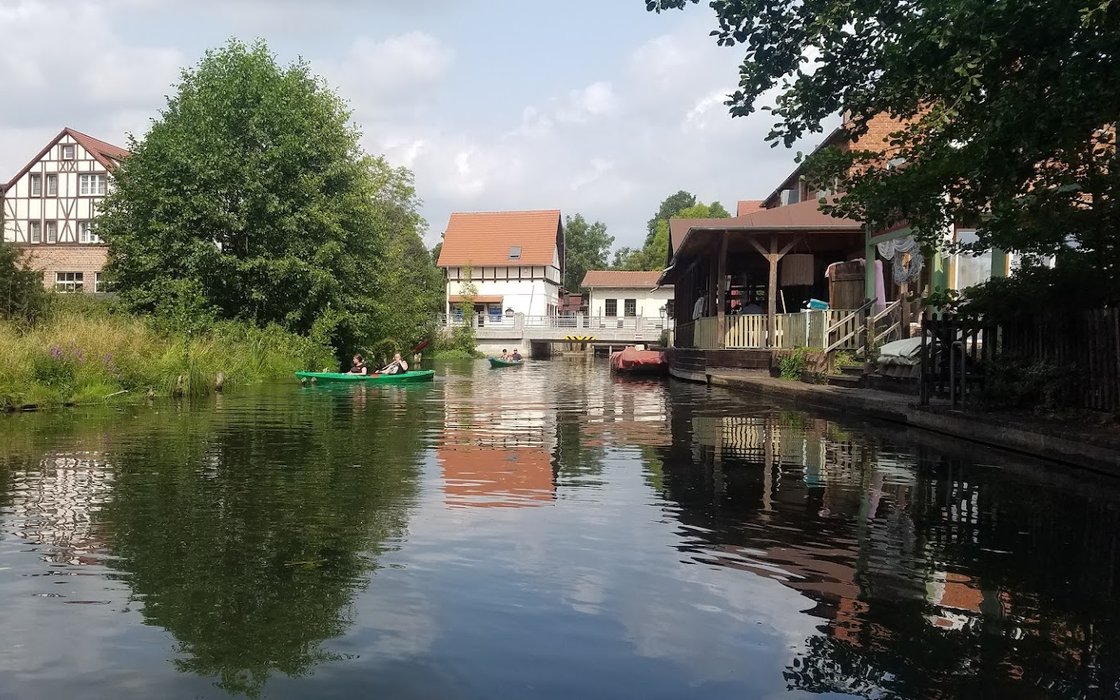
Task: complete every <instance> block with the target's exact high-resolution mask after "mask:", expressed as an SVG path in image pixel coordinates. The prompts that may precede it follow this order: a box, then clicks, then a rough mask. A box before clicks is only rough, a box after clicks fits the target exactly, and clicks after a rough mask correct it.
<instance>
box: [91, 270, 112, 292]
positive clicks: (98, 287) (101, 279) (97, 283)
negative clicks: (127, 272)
mask: <svg viewBox="0 0 1120 700" xmlns="http://www.w3.org/2000/svg"><path fill="white" fill-rule="evenodd" d="M93 291H95V292H97V293H98V294H101V293H103V292H109V291H112V286H111V285H110V284H109V279H108V278H107V277H105V273H104V272H95V273H93Z"/></svg>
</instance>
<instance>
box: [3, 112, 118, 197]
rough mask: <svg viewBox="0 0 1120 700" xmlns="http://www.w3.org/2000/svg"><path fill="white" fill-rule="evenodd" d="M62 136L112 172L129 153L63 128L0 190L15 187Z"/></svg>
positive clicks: (68, 128)
mask: <svg viewBox="0 0 1120 700" xmlns="http://www.w3.org/2000/svg"><path fill="white" fill-rule="evenodd" d="M63 136H70V137H71V138H72V139H74V140H75V141H77V142H78V143H79V144H80V145H81V146H82V148H84V149H86V151H88V152H89V154H90V155H91V156H93V158H94V159H95V160H96V161H97V162H98V163H100V164H101V165H102V166H104V167H105V169H106V170H112V169H113V168H115V167H117V163H118V162H120V161H122V160H124V159H125V158H127V157H128V156H129V152H128V151H126V150H125V149H123V148H121V147H120V146H114V145H113V144H111V143H107V142H105V141H102V140H101V139H95V138H93V137H92V136H89V135H87V134H83V133H82V132H80V131H75V130H74V129H71V128H70V127H65V128H64V129H63V130H62V131H60V132H58V135H57V136H55V137H54V138H53V139H51V140H50V141H49V142H48V143H47V145H46V146H44V147H43V150H41V151H39V153H37V154H36V155H35V157H34V158H32V159H31V160H29V161H27V165H25V166H23V167H22V168H21V169H20V171H19V172H17V173H16V174H15V175H14V176H13V177H12V179H11V180H8V184H7V185H6V186H3V187H0V190H5V189H7V188H9V187H12V186H13V185H15V184H16V180H19V179H20V178H21V177H23V176H24V175H26V174H27V172H28V171H29V170H31V168H32V167H34V165H35V164H36V163H38V162H39V161H40V160H42V158H43V157H44V156H46V155H47V153H48V152H49V151H50V150H51V148H53V147H54V146H55V144H57V143H58V142H59V141H61V140H62V137H63Z"/></svg>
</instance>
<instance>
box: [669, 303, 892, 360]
mask: <svg viewBox="0 0 1120 700" xmlns="http://www.w3.org/2000/svg"><path fill="white" fill-rule="evenodd" d="M869 308H870V306H869V305H867V304H865V305H864V306H863V307H861V308H859V309H856V310H854V311H851V310H846V309H829V310H825V311H803V312H800V313H792V314H777V315H775V317H774V326H775V328H774V342H773V344H772V345H771V344H770V343H768V342H767V336H768V335H769V320H768V318H767V316H765V315H762V314H749V315H744V316H736V315H729V316H725V317H724V336H723V343H722V344H720V342H719V340H720V338H719V321H718V319H716V318H715V317H707V318H700V319H697V320H696V321H694V322H693V323H689V324H679V325H677V337H676V342H677V346H678V347H695V348H699V349H703V350H715V349H720V348H726V349H756V348H757V349H763V348H768V347H775V348H805V347H810V348H824V347H826V346H828V347H829V349H830V350H856V349H859V347H860V343H861V340H862V333H863V329H864V322H865V319H866V312H867V310H868V309H869ZM686 326H687V327H688V330H685V327H686ZM689 331H691V336H692V337H691V345H685V343H686V342H688V340H687V334H688V332H689Z"/></svg>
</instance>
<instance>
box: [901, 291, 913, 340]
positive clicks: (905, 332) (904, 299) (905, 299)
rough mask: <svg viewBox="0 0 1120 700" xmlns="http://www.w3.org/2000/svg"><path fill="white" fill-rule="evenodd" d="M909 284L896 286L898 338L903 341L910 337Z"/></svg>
mask: <svg viewBox="0 0 1120 700" xmlns="http://www.w3.org/2000/svg"><path fill="white" fill-rule="evenodd" d="M909 296H910V283H909V282H903V283H902V284H900V285H898V314H899V316H900V317H901V318H900V319H899V325H900V326H901V327H900V328H899V329H898V330H899V336H900V337H901V338H902V339H903V340H905V339H907V338H909V337H910V299H909Z"/></svg>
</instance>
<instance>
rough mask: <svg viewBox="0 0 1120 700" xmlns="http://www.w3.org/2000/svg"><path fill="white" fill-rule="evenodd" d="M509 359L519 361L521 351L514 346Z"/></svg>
mask: <svg viewBox="0 0 1120 700" xmlns="http://www.w3.org/2000/svg"><path fill="white" fill-rule="evenodd" d="M509 359H510V360H512V361H514V362H521V351H520V350H518V349H517V348H514V349H513V352H512V353H510V356H509Z"/></svg>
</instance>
